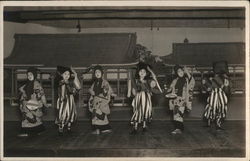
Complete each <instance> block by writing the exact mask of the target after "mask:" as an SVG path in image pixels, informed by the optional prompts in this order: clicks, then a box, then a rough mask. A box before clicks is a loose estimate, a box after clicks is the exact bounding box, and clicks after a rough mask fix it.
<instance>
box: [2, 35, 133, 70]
mask: <svg viewBox="0 0 250 161" xmlns="http://www.w3.org/2000/svg"><path fill="white" fill-rule="evenodd" d="M135 45H136V34H135V33H104V34H16V35H15V46H14V49H13V51H12V53H11V55H10V56H9V57H8V58H6V59H5V60H4V64H15V65H23V64H28V65H29V64H41V65H44V66H46V67H55V66H57V65H65V66H70V65H72V66H75V67H87V66H89V65H91V64H127V63H128V64H129V63H133V62H136V60H135V59H134V58H133V54H134V49H135Z"/></svg>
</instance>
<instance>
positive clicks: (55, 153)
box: [4, 120, 245, 157]
mask: <svg viewBox="0 0 250 161" xmlns="http://www.w3.org/2000/svg"><path fill="white" fill-rule="evenodd" d="M203 125H204V123H203V122H202V121H199V120H196V121H186V122H185V131H184V133H183V134H182V135H176V136H172V135H171V134H170V132H171V130H173V129H172V128H173V126H172V123H171V121H153V122H152V124H151V125H150V127H149V130H148V132H147V133H145V134H142V133H141V132H140V133H138V134H137V135H135V136H133V135H132V136H131V135H129V131H130V129H131V127H130V126H129V124H128V122H125V121H113V122H111V126H112V128H113V132H112V133H111V134H102V135H100V136H96V135H92V134H91V125H90V123H89V122H88V121H81V122H77V124H76V125H75V126H74V127H73V130H74V131H73V133H72V134H71V135H64V136H58V134H57V129H56V127H55V125H54V124H53V122H45V126H46V131H45V132H44V133H43V134H42V135H39V136H36V137H29V138H18V137H16V135H17V134H18V132H19V128H20V127H19V126H20V123H19V122H12V121H10V122H5V123H4V156H5V157H21V156H25V157H244V156H245V122H244V121H226V122H225V124H224V127H225V129H226V130H225V131H222V132H217V131H216V130H214V129H213V128H212V129H211V128H205V127H203Z"/></svg>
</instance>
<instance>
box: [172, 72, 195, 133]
mask: <svg viewBox="0 0 250 161" xmlns="http://www.w3.org/2000/svg"><path fill="white" fill-rule="evenodd" d="M194 85H195V80H194V78H193V77H192V76H191V75H190V77H186V76H183V77H177V78H176V79H174V80H173V81H172V83H171V85H170V91H171V93H172V94H175V95H176V97H175V98H174V99H170V101H169V108H170V110H173V120H174V126H175V129H179V130H182V131H183V130H184V125H183V121H184V120H183V116H184V112H185V109H186V110H187V111H191V110H192V99H193V89H194Z"/></svg>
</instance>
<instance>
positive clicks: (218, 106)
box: [204, 73, 230, 130]
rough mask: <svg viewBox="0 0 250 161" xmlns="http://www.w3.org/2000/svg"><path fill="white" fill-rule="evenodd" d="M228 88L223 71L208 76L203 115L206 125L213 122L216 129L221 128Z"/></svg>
mask: <svg viewBox="0 0 250 161" xmlns="http://www.w3.org/2000/svg"><path fill="white" fill-rule="evenodd" d="M229 90H230V87H229V79H228V77H227V75H226V74H225V73H221V74H215V76H214V77H213V78H210V87H208V88H207V91H208V92H209V97H208V98H207V105H206V107H205V112H204V117H205V119H206V120H207V125H208V126H211V123H213V122H214V123H215V125H216V129H217V130H221V129H222V127H221V125H222V122H223V120H224V119H225V118H226V114H227V111H228V97H227V94H228V93H229Z"/></svg>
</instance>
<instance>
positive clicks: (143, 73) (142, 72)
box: [139, 69, 147, 78]
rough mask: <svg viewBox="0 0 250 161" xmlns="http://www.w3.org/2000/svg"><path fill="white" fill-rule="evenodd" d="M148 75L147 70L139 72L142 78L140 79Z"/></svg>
mask: <svg viewBox="0 0 250 161" xmlns="http://www.w3.org/2000/svg"><path fill="white" fill-rule="evenodd" d="M146 75H147V72H146V70H145V69H141V70H140V71H139V76H140V78H145V77H146Z"/></svg>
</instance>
